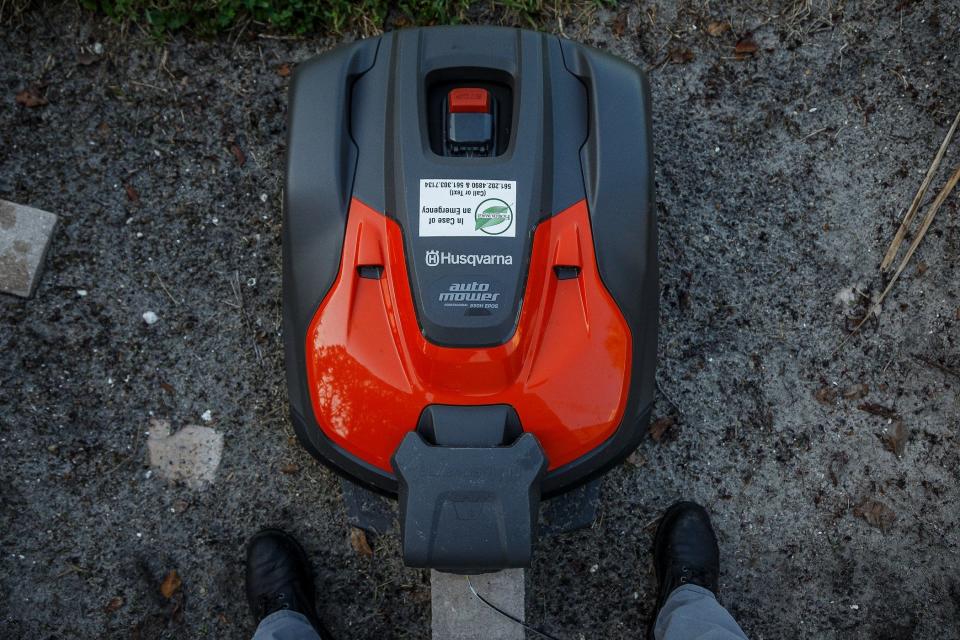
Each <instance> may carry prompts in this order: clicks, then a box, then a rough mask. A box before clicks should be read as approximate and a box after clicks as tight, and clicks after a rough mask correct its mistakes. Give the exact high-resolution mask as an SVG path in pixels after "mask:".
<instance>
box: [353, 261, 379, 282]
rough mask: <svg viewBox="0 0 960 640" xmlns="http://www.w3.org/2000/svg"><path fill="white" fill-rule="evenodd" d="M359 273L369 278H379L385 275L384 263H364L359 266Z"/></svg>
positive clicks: (362, 276)
mask: <svg viewBox="0 0 960 640" xmlns="http://www.w3.org/2000/svg"><path fill="white" fill-rule="evenodd" d="M357 274H358V275H359V276H360V277H361V278H366V279H367V280H379V279H380V278H382V277H383V265H379V264H362V265H360V266H359V267H357Z"/></svg>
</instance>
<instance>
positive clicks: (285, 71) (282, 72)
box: [277, 62, 290, 78]
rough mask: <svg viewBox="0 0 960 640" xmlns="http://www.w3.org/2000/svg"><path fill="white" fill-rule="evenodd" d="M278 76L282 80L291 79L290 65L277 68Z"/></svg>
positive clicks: (284, 64)
mask: <svg viewBox="0 0 960 640" xmlns="http://www.w3.org/2000/svg"><path fill="white" fill-rule="evenodd" d="M277 75H278V76H280V77H281V78H289V77H290V65H289V64H287V63H286V62H284V63H283V64H282V65H280V66H279V67H277Z"/></svg>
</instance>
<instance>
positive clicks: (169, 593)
mask: <svg viewBox="0 0 960 640" xmlns="http://www.w3.org/2000/svg"><path fill="white" fill-rule="evenodd" d="M181 584H183V582H182V581H181V580H180V576H179V575H177V571H176V569H171V570H170V573H168V574H167V577H166V578H164V579H163V582H161V583H160V594H161V595H162V596H163V597H164V598H166V599H167V600H169V599H170V598H172V597H173V594H175V593H176V592H177V591H179V590H180V585H181Z"/></svg>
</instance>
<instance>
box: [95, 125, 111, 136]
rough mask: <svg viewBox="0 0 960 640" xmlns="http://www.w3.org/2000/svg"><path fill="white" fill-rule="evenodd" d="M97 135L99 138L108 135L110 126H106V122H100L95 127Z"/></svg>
mask: <svg viewBox="0 0 960 640" xmlns="http://www.w3.org/2000/svg"><path fill="white" fill-rule="evenodd" d="M97 133H98V134H99V135H101V136H105V135H107V134H108V133H110V125H108V124H107V123H106V122H101V123H100V124H98V125H97Z"/></svg>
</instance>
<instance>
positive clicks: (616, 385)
mask: <svg viewBox="0 0 960 640" xmlns="http://www.w3.org/2000/svg"><path fill="white" fill-rule="evenodd" d="M372 264H382V265H383V267H384V271H383V277H382V278H381V279H379V280H378V279H369V278H361V277H360V276H359V274H358V269H357V268H358V267H359V266H361V265H372ZM554 265H563V266H579V267H580V268H581V271H580V276H579V277H578V278H571V279H568V280H560V279H558V278H557V277H556V275H555V273H554V270H553V266H554ZM630 340H631V337H630V331H629V328H628V327H627V323H626V321H625V320H624V318H623V316H622V315H621V313H620V310H619V309H618V307H617V305H616V303H615V302H614V300H613V298H611V297H610V294H609V293H608V292H607V290H606V288H605V287H604V286H603V283H602V282H601V280H600V275H599V273H598V272H597V262H596V258H595V256H594V251H593V238H592V236H591V233H590V217H589V214H588V212H587V205H586V203H585V202H583V201H581V202H578V203H577V204H575V205H573V206H572V207H570V208H569V209H566V210H565V211H563V212H561V213H559V214H557V215H555V216H553V217H552V218H550V219H548V220H546V221H544V222H542V223H541V224H540V225H539V226H538V227H537V230H536V233H535V234H534V239H533V251H532V254H531V256H530V272H529V275H528V278H527V284H526V293H525V296H524V300H523V304H522V306H521V312H520V319H519V322H518V324H517V329H516V332H515V333H514V335H513V337H512V338H511V339H510V340H509V341H508V342H506V343H505V344H502V345H499V346H496V347H489V348H451V347H441V346H438V345H435V344H433V343H431V342H429V341H427V340H426V339H425V338H424V337H423V334H422V333H421V332H420V327H419V325H418V323H417V316H416V311H415V309H414V303H413V295H412V292H411V290H410V279H409V277H408V274H407V267H406V260H405V259H404V246H403V236H402V231H401V229H400V226H399V225H398V224H397V223H396V222H394V221H393V220H390V219H389V218H387V217H386V216H384V215H382V214H380V213H378V212H376V211H374V210H373V209H371V208H369V207H368V206H366V205H365V204H363V203H362V202H360V201H359V200H356V199H354V200H353V201H352V202H351V205H350V215H349V218H348V220H347V230H346V240H345V241H344V247H343V254H342V258H341V263H340V273H339V275H338V276H337V280H336V282H334V284H333V287H332V288H331V289H330V292H329V293H328V294H327V297H326V298H325V299H324V300H323V302H322V304H321V305H320V308H319V309H318V311H317V313H316V315H315V316H314V318H313V321H312V322H311V324H310V328H309V330H308V331H307V342H306V350H307V381H308V384H309V387H310V396H311V400H312V403H313V411H314V414H315V417H316V419H317V423H318V424H319V425H320V426H321V429H323V431H324V433H325V434H326V435H327V437H329V438H330V439H331V440H333V441H334V442H335V443H336V444H337V445H339V446H340V447H342V448H344V449H346V450H347V451H349V452H350V453H351V454H353V455H354V456H357V457H358V458H361V459H363V460H365V461H366V462H368V463H370V464H373V465H376V466H378V467H380V468H381V469H384V470H386V471H392V470H391V467H390V457H391V456H392V455H393V452H394V451H395V450H396V448H397V446H398V445H399V444H400V440H401V439H402V438H403V436H404V435H405V434H406V433H407V432H408V431H411V430H413V429H415V428H416V425H417V419H418V418H419V416H420V412H421V411H422V410H423V408H424V407H425V406H426V405H429V404H455V405H476V404H501V403H504V404H510V405H512V406H513V407H514V408H515V409H516V410H517V413H518V414H519V416H520V422H521V424H522V425H523V428H524V430H525V431H529V432H532V433H533V434H535V435H536V436H537V438H538V439H539V441H540V444H541V445H542V446H543V448H544V451H545V453H546V455H547V458H548V460H549V463H550V469H555V468H557V467H559V466H562V465H564V464H566V463H568V462H572V461H573V460H575V459H577V458H579V457H580V456H582V455H584V454H585V453H588V452H589V451H591V450H592V449H594V448H595V447H597V446H598V445H600V444H601V443H602V442H603V441H604V440H606V439H607V438H608V437H610V436H611V435H612V434H613V432H614V431H615V430H616V428H617V426H618V425H619V424H620V420H621V418H622V417H623V411H624V406H625V404H626V400H627V392H628V385H629V381H630V371H631V368H630V365H631V362H630V354H631V344H630Z"/></svg>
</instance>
